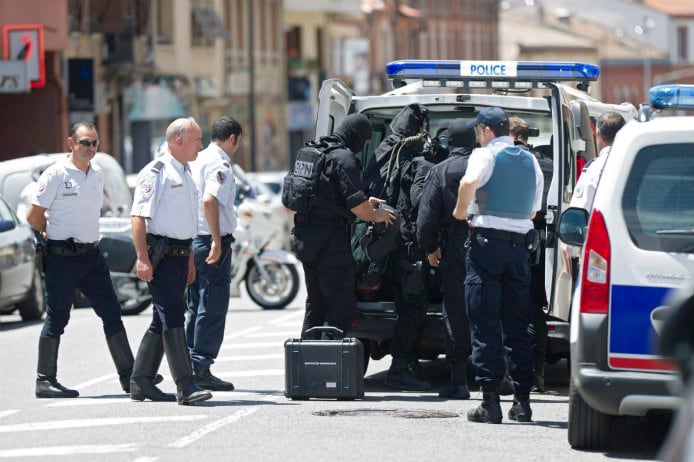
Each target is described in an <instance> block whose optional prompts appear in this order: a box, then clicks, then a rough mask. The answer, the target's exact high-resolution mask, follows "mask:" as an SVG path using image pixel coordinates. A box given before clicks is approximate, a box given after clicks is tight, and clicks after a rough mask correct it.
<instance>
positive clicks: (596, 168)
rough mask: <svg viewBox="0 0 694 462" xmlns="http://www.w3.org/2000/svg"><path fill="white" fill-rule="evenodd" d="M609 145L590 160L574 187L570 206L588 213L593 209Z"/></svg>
mask: <svg viewBox="0 0 694 462" xmlns="http://www.w3.org/2000/svg"><path fill="white" fill-rule="evenodd" d="M608 153H609V146H608V147H606V148H603V149H602V150H601V151H600V155H599V156H598V158H597V159H594V160H593V161H592V162H589V163H588V164H587V165H586V166H585V167H584V168H583V172H582V173H581V176H580V177H579V179H578V182H577V183H576V187H575V188H574V193H573V196H571V203H570V204H569V207H579V208H582V209H584V210H587V211H588V213H590V212H591V210H593V199H595V190H596V189H598V182H599V181H600V176H601V175H602V169H603V168H604V167H605V161H606V160H607V154H608Z"/></svg>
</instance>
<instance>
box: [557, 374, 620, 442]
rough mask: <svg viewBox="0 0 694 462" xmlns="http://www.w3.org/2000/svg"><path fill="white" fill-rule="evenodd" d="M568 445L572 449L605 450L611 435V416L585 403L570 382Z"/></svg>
mask: <svg viewBox="0 0 694 462" xmlns="http://www.w3.org/2000/svg"><path fill="white" fill-rule="evenodd" d="M568 430H569V432H568V433H569V444H570V445H571V447H572V448H574V449H606V448H607V447H608V446H609V444H610V437H611V433H612V416H611V415H609V414H604V413H602V412H599V411H596V410H595V409H593V408H592V407H590V406H589V405H588V403H586V402H585V401H584V400H583V398H582V397H581V395H580V393H579V392H578V390H577V389H576V386H575V385H574V383H573V380H571V384H570V385H569V423H568Z"/></svg>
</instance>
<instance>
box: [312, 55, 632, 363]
mask: <svg viewBox="0 0 694 462" xmlns="http://www.w3.org/2000/svg"><path fill="white" fill-rule="evenodd" d="M386 74H387V76H388V79H389V80H390V82H391V84H392V86H393V89H392V90H391V91H389V92H387V93H384V94H382V95H371V96H356V95H355V93H354V92H353V91H352V90H351V89H350V88H349V87H347V86H346V85H345V84H344V83H343V82H341V81H340V80H337V79H329V80H326V81H324V82H323V84H322V86H321V90H320V93H319V103H318V115H317V122H316V139H318V138H319V137H321V136H326V135H329V134H331V133H332V132H333V130H334V128H335V127H337V126H338V125H339V124H340V123H341V122H342V120H343V119H344V118H345V117H346V116H347V115H348V114H350V113H354V112H360V113H362V114H364V115H366V116H367V117H368V118H369V120H370V121H371V125H372V127H373V130H374V131H373V134H372V138H371V143H370V144H369V145H368V150H367V151H366V152H365V153H363V158H362V159H361V165H362V167H363V168H364V169H367V168H368V167H369V165H373V157H374V151H375V150H376V148H377V146H378V145H379V143H380V142H381V141H382V140H383V139H384V138H386V137H387V136H388V135H390V134H391V131H390V126H389V124H390V122H391V121H392V119H393V117H394V116H395V115H396V114H397V113H398V112H399V111H400V110H401V109H402V108H403V107H405V106H407V105H409V104H413V103H419V104H421V105H424V106H426V108H427V109H428V115H429V130H428V132H429V133H431V134H435V133H437V131H438V130H439V128H441V127H444V126H446V125H447V124H448V123H449V122H450V121H451V120H453V119H456V118H464V119H469V120H472V119H474V118H476V117H477V114H478V113H479V111H480V110H482V109H484V108H486V107H490V106H498V107H501V108H503V109H504V110H505V111H506V113H507V114H508V115H509V116H518V117H521V118H523V119H525V120H526V121H527V122H528V125H529V127H530V131H531V138H530V140H529V142H530V143H531V144H532V145H533V149H534V150H535V151H536V152H540V153H542V154H543V155H545V156H548V157H549V158H551V159H552V160H553V169H554V170H553V172H552V179H551V185H550V187H549V191H548V194H547V198H546V203H547V210H546V221H547V229H546V237H547V239H546V241H545V242H546V249H545V250H546V252H545V256H546V265H545V272H546V277H545V290H546V298H547V300H548V306H547V312H548V316H549V323H548V326H549V335H550V337H549V338H550V341H549V344H548V356H547V360H548V361H549V362H553V361H556V360H559V359H560V358H562V357H566V356H568V352H569V343H568V338H569V336H568V334H569V328H568V322H569V311H570V302H571V289H572V285H573V284H572V277H571V274H570V273H569V272H567V271H565V270H563V269H562V265H558V264H557V262H558V255H559V252H558V247H557V246H558V245H559V243H558V241H557V239H556V229H555V227H556V223H557V222H558V218H559V214H560V213H561V212H562V211H563V210H564V209H566V208H567V207H568V204H569V201H570V200H571V195H572V193H573V189H574V186H575V184H576V179H577V176H578V174H579V173H580V168H578V167H577V160H578V159H579V158H581V157H582V158H584V159H585V160H586V161H589V160H591V159H593V158H594V157H595V156H596V152H597V149H596V142H595V133H594V123H595V120H596V119H597V117H599V116H600V114H602V113H603V112H604V111H606V110H614V111H617V112H619V113H621V114H623V115H624V117H625V118H626V119H631V118H633V117H635V116H636V114H637V110H636V108H635V107H634V106H633V105H631V104H628V103H623V104H605V103H602V102H600V101H598V100H596V99H595V98H593V97H592V96H590V93H589V87H590V84H591V83H592V82H595V81H596V80H597V79H598V77H599V75H600V68H599V67H598V66H596V65H592V64H586V63H578V62H536V61H455V60H403V61H394V62H391V63H389V64H388V65H387V66H386ZM432 136H433V135H432ZM357 295H358V300H359V301H358V319H357V325H356V326H355V327H354V329H353V331H352V332H351V334H350V335H353V336H355V337H359V338H360V339H361V340H362V341H363V342H364V345H365V351H366V352H367V354H368V353H369V352H370V354H371V357H374V358H380V357H382V356H383V355H384V354H388V352H389V351H390V349H389V345H388V343H389V340H390V338H391V336H392V332H393V326H394V324H395V320H396V319H397V314H396V312H395V308H394V304H393V301H392V299H389V298H388V297H387V295H384V291H380V292H379V290H378V287H377V286H375V287H374V291H373V292H372V293H368V290H366V291H361V292H359V291H358V293H357ZM419 350H420V357H421V358H434V357H437V356H438V355H439V354H442V353H444V331H443V326H442V323H441V311H440V305H438V306H437V305H436V304H435V303H432V304H431V309H430V310H429V315H428V319H427V322H426V323H425V326H424V330H423V332H422V334H421V335H420V345H419Z"/></svg>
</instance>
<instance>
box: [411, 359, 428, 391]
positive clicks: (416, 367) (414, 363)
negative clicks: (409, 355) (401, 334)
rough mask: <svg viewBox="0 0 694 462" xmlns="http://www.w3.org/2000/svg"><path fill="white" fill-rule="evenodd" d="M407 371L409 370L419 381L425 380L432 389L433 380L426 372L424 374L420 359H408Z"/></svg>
mask: <svg viewBox="0 0 694 462" xmlns="http://www.w3.org/2000/svg"><path fill="white" fill-rule="evenodd" d="M407 369H409V371H410V372H411V373H412V375H414V376H415V377H417V378H418V379H422V380H424V381H425V382H426V383H428V384H429V386H430V387H431V380H430V379H429V376H427V374H426V372H424V368H423V367H422V363H420V362H419V360H418V359H408V360H407Z"/></svg>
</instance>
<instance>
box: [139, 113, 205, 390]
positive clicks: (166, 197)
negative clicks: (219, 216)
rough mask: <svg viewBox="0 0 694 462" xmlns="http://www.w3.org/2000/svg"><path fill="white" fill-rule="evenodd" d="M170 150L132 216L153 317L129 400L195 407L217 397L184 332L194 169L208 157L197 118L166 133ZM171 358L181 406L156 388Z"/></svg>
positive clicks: (150, 167) (145, 172)
mask: <svg viewBox="0 0 694 462" xmlns="http://www.w3.org/2000/svg"><path fill="white" fill-rule="evenodd" d="M166 143H167V150H166V152H164V153H163V154H162V155H161V156H160V157H159V158H157V159H155V160H153V161H152V162H150V163H149V164H147V165H146V166H145V167H144V168H143V169H142V170H141V171H140V174H139V175H138V177H137V187H136V188H135V197H134V200H133V208H132V211H131V212H130V215H131V221H132V228H133V243H134V244H135V252H136V253H137V263H136V271H137V277H138V278H140V279H141V280H143V281H146V282H147V283H148V285H149V290H150V292H151V293H152V306H153V311H154V313H153V316H152V323H151V324H150V326H149V328H148V329H147V332H145V335H144V337H143V339H142V342H141V343H140V348H139V350H138V352H137V357H136V358H135V367H134V370H133V376H132V379H131V382H130V397H131V399H133V400H137V401H142V400H144V399H150V400H152V401H173V400H175V399H177V400H178V404H193V403H195V402H197V401H203V400H206V399H210V398H211V397H212V394H211V393H210V392H209V391H206V390H203V389H202V388H200V387H198V386H197V385H196V384H195V380H194V379H193V369H192V366H191V363H190V356H189V354H188V345H187V343H186V334H185V329H184V322H185V311H186V303H185V301H184V299H183V297H184V292H185V289H186V284H190V283H191V282H193V281H194V280H195V265H194V262H193V254H192V252H191V241H192V239H193V237H194V236H195V235H196V234H197V223H198V211H197V208H198V199H197V190H196V188H195V182H194V181H193V177H192V175H191V173H190V168H189V166H188V163H189V162H192V161H193V160H195V158H196V157H197V155H198V151H200V150H201V149H202V131H201V130H200V126H199V125H198V124H197V123H196V122H195V120H194V119H193V118H192V117H189V118H187V119H186V118H181V119H176V120H174V121H173V122H171V124H169V126H168V127H167V129H166ZM162 337H163V341H162ZM164 352H166V359H167V362H168V363H169V369H170V370H171V376H172V377H173V379H174V381H175V382H176V388H177V394H176V397H175V398H174V397H173V396H172V395H169V394H166V393H163V392H162V391H161V390H159V388H157V387H156V386H155V385H154V382H153V380H152V378H153V377H154V375H155V374H156V372H157V369H158V368H159V365H160V364H161V360H162V356H163V354H164Z"/></svg>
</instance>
